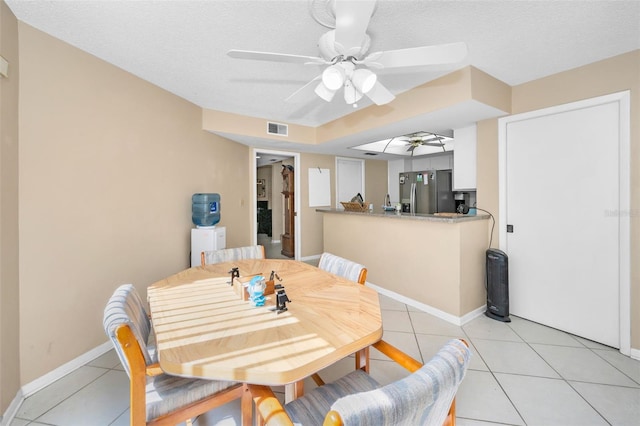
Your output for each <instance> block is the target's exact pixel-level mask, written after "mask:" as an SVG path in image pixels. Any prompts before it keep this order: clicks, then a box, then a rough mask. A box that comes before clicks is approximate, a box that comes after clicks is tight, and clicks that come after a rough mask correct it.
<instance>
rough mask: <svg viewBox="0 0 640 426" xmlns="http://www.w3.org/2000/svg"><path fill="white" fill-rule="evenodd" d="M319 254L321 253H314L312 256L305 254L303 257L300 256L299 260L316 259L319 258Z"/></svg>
mask: <svg viewBox="0 0 640 426" xmlns="http://www.w3.org/2000/svg"><path fill="white" fill-rule="evenodd" d="M320 256H322V255H320V254H314V255H313V256H305V257H301V258H300V261H302V262H308V261H310V260H317V259H320Z"/></svg>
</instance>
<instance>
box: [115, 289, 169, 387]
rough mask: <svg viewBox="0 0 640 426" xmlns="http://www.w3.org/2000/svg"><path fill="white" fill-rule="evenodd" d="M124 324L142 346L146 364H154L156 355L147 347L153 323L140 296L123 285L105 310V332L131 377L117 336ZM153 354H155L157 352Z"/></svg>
mask: <svg viewBox="0 0 640 426" xmlns="http://www.w3.org/2000/svg"><path fill="white" fill-rule="evenodd" d="M122 324H127V325H128V326H129V327H130V328H131V331H132V332H133V335H134V336H135V337H136V340H137V341H138V343H139V344H140V349H141V350H142V355H143V356H144V360H145V362H146V364H147V365H149V364H152V363H154V362H155V360H157V357H156V356H155V355H154V356H153V357H152V355H151V354H150V353H149V350H148V347H147V342H148V341H149V336H150V334H151V323H150V321H149V317H148V316H147V312H146V310H145V309H144V306H143V304H142V300H141V299H140V296H139V295H138V293H136V290H135V288H134V287H133V285H131V284H123V285H121V286H120V287H118V288H117V289H116V291H115V292H114V293H113V295H112V296H111V298H110V299H109V302H108V303H107V306H106V307H105V308H104V317H103V326H104V331H105V332H106V333H107V336H109V338H110V339H111V342H112V343H113V346H114V348H115V350H116V353H117V354H118V357H119V358H120V362H122V365H123V366H124V368H125V371H126V372H127V374H128V375H129V376H130V368H129V363H128V362H127V358H126V356H125V355H124V352H123V351H122V348H121V347H120V344H119V343H118V340H117V339H116V335H115V332H116V329H117V328H118V326H120V325H122ZM154 349H155V347H154ZM153 352H154V354H155V350H154V351H153ZM154 357H155V359H154Z"/></svg>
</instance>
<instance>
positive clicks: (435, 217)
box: [316, 208, 489, 223]
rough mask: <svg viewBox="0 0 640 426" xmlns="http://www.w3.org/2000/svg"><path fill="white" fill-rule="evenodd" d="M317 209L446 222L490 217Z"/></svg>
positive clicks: (321, 211)
mask: <svg viewBox="0 0 640 426" xmlns="http://www.w3.org/2000/svg"><path fill="white" fill-rule="evenodd" d="M316 211H317V212H320V213H336V214H348V215H359V216H370V217H384V218H389V219H402V220H425V221H433V222H444V223H459V222H466V221H470V220H485V219H489V215H488V214H477V215H468V214H459V213H436V214H426V213H396V212H395V211H390V212H387V211H383V210H373V211H369V210H367V211H364V212H348V211H346V210H340V209H329V208H324V209H316Z"/></svg>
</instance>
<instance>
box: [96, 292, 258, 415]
mask: <svg viewBox="0 0 640 426" xmlns="http://www.w3.org/2000/svg"><path fill="white" fill-rule="evenodd" d="M142 307H143V306H142V304H141V299H140V296H139V295H138V293H137V292H136V291H135V288H134V287H133V285H131V284H124V285H121V286H120V287H118V288H117V289H116V290H115V292H114V293H113V295H112V296H111V298H110V299H109V301H108V302H107V305H106V307H105V309H104V319H103V325H104V329H105V332H106V333H107V336H109V338H110V339H111V342H112V343H113V346H114V348H115V350H116V353H117V354H118V357H119V358H120V362H121V363H122V366H123V367H124V369H125V371H126V373H127V375H128V376H129V403H130V406H129V412H130V419H129V420H130V421H129V424H130V425H132V426H140V425H154V426H160V425H176V424H178V423H181V422H184V421H187V422H190V421H191V418H193V417H196V416H198V415H200V414H202V413H205V412H207V411H209V410H211V409H213V408H216V407H218V406H220V405H223V404H226V403H227V402H229V401H232V400H234V399H236V398H241V397H242V396H243V393H244V391H243V387H242V384H240V383H235V382H227V381H215V380H200V379H189V378H184V377H177V376H171V375H168V374H164V373H163V371H162V370H161V369H160V365H159V364H158V363H157V362H155V361H154V358H153V356H152V354H151V353H150V352H149V350H148V349H149V347H148V341H149V339H150V334H152V332H151V324H150V321H149V317H148V316H147V314H146V312H145V311H144V309H141V308H142ZM244 412H245V411H244V410H243V416H244ZM245 419H246V418H245Z"/></svg>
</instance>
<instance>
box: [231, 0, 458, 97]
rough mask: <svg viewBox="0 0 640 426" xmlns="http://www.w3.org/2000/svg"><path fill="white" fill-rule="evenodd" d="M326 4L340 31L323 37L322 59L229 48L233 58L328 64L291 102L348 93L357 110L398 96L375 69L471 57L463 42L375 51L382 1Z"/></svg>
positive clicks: (335, 0)
mask: <svg viewBox="0 0 640 426" xmlns="http://www.w3.org/2000/svg"><path fill="white" fill-rule="evenodd" d="M324 1H325V3H326V5H327V7H331V8H332V10H331V13H333V15H334V16H335V29H334V30H331V31H329V32H327V33H325V34H323V35H322V36H321V37H320V40H319V41H318V49H319V51H320V55H319V56H303V55H293V54H286V53H271V52H255V51H250V50H229V51H228V52H227V54H228V55H229V56H230V57H232V58H237V59H253V60H261V61H274V62H284V63H293V64H305V65H309V64H311V65H319V66H325V69H324V71H323V72H322V73H321V74H320V75H318V76H316V77H315V78H314V79H313V80H311V81H310V82H309V83H307V84H306V85H304V86H303V87H301V88H300V89H298V90H297V91H296V92H294V93H293V94H292V95H290V96H289V97H288V98H286V99H285V101H288V102H291V101H294V100H296V99H298V98H299V97H303V96H304V95H305V94H306V93H307V92H308V91H310V90H311V88H313V89H314V92H315V93H316V95H318V96H319V97H320V98H322V99H324V100H325V101H327V102H331V100H332V99H333V98H334V96H335V94H336V93H337V92H338V91H339V90H340V89H344V100H345V102H346V103H347V104H349V105H353V106H354V108H355V107H357V104H356V102H358V101H359V100H360V99H362V97H363V96H365V95H366V96H367V97H368V98H369V99H371V100H372V101H373V102H374V103H376V104H377V105H384V104H387V103H389V102H391V101H392V100H393V99H394V98H395V96H394V95H393V94H392V93H391V92H390V91H389V90H388V89H387V88H386V87H384V86H383V85H382V84H381V83H380V81H379V80H378V77H377V75H376V74H375V73H374V72H373V71H372V70H378V69H392V70H395V69H402V68H408V67H418V66H426V65H441V64H453V63H457V62H460V61H461V60H463V59H464V58H465V57H466V55H467V46H466V44H465V43H462V42H460V43H450V44H441V45H435V46H421V47H412V48H407V49H398V50H387V51H379V52H373V53H369V48H370V45H371V38H370V37H369V35H367V33H366V31H367V27H368V26H369V20H370V19H371V16H372V15H373V13H374V11H375V7H376V0H355V1H354V0H324ZM312 13H313V12H312ZM314 19H315V16H314ZM316 20H317V19H316ZM318 22H319V21H318ZM314 86H315V87H314Z"/></svg>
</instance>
